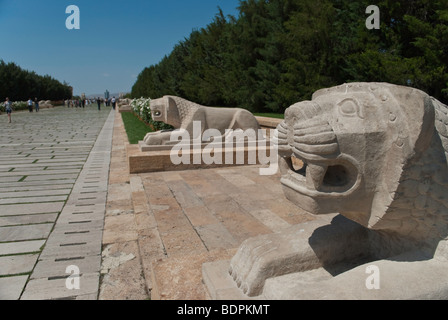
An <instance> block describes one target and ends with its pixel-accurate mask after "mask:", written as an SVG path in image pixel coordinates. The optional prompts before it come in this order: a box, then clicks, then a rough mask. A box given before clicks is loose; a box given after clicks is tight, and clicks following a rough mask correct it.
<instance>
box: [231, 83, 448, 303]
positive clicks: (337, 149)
mask: <svg viewBox="0 0 448 320" xmlns="http://www.w3.org/2000/svg"><path fill="white" fill-rule="evenodd" d="M276 138H277V140H278V142H277V145H278V152H279V155H280V170H281V184H282V186H283V190H284V193H285V195H286V197H287V198H288V199H289V200H290V201H291V202H293V203H294V204H296V205H297V206H299V207H301V208H303V209H304V210H306V211H308V212H310V213H312V214H314V215H316V217H315V220H313V221H310V222H307V223H304V224H299V225H296V226H293V227H290V228H289V229H286V230H284V231H283V232H280V233H276V234H270V235H262V236H258V237H255V238H251V239H248V240H246V241H245V242H244V243H243V244H242V245H241V246H240V248H239V249H238V251H237V253H236V255H235V256H234V257H233V259H232V260H231V261H230V269H229V270H230V271H229V272H230V276H231V277H232V278H233V279H234V281H235V282H236V285H237V286H238V287H239V288H240V290H242V292H243V293H244V294H245V295H246V296H249V297H257V296H261V297H264V298H266V299H420V298H430V299H434V298H435V299H447V298H448V260H447V259H448V246H447V235H448V167H447V157H448V107H447V106H446V105H444V104H443V103H441V102H440V101H438V100H436V99H435V98H433V97H431V96H429V95H428V94H426V93H424V92H422V91H420V90H417V89H414V88H410V87H404V86H397V85H392V84H388V83H350V84H344V85H341V86H337V87H333V88H328V89H323V90H319V91H317V92H316V93H315V94H314V95H313V98H312V100H311V101H305V102H300V103H297V104H295V105H293V106H291V107H290V108H288V109H287V110H286V112H285V120H284V121H283V122H282V123H281V124H280V125H279V126H278V128H277V132H276ZM295 158H297V159H299V160H301V161H302V162H303V166H302V167H296V166H294V165H293V163H294V161H293V160H294V159H295ZM374 271H376V272H377V276H378V277H377V278H375V279H374V280H376V281H377V283H376V284H375V286H373V282H372V283H370V282H369V281H373V280H372V279H373V278H369V277H370V276H372V277H373V272H374ZM370 273H371V274H370Z"/></svg>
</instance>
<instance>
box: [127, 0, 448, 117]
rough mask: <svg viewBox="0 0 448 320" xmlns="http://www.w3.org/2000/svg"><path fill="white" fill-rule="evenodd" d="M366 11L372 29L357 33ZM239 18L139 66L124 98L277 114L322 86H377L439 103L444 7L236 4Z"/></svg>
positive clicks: (447, 4)
mask: <svg viewBox="0 0 448 320" xmlns="http://www.w3.org/2000/svg"><path fill="white" fill-rule="evenodd" d="M369 5H376V6H378V8H379V9H380V21H381V24H380V29H372V30H369V29H368V28H367V27H366V19H367V18H368V17H369V16H370V14H368V13H366V8H367V7H368V6H369ZM238 10H239V14H238V17H234V16H228V17H225V16H224V15H223V12H222V11H221V10H219V12H218V13H217V15H216V16H215V17H214V19H213V20H212V22H211V23H210V24H209V25H207V27H205V28H203V29H200V30H193V32H191V34H190V35H189V37H188V38H185V39H184V40H183V41H180V42H179V43H178V44H177V45H176V46H175V47H174V49H173V50H172V52H171V53H170V54H169V55H166V56H165V57H164V58H163V59H162V60H161V61H160V62H159V63H158V64H156V65H151V66H149V67H147V68H145V69H144V70H143V71H142V72H141V73H140V75H139V76H138V78H137V81H136V82H135V84H134V86H133V88H132V92H131V96H132V97H134V98H138V97H151V98H153V99H154V98H158V97H161V96H163V95H177V96H181V97H184V98H186V99H189V100H192V101H195V102H197V103H200V104H204V105H209V106H231V107H243V108H246V109H248V110H251V111H252V112H283V111H284V110H285V108H287V107H289V106H290V105H291V104H293V103H296V102H298V101H302V100H309V99H310V98H311V95H312V93H313V92H315V91H316V90H318V89H321V88H325V87H331V86H334V85H339V84H343V83H345V82H354V81H368V82H370V81H379V82H390V83H394V84H399V85H406V86H412V87H415V88H419V89H421V90H424V91H425V92H427V93H428V94H430V95H432V96H434V97H436V98H438V99H440V100H441V101H443V102H445V103H446V102H447V101H448V40H447V39H448V0H434V1H428V0H398V1H397V0H380V1H378V0H377V1H375V0H361V1H356V2H353V1H349V0H241V1H240V5H239V7H238Z"/></svg>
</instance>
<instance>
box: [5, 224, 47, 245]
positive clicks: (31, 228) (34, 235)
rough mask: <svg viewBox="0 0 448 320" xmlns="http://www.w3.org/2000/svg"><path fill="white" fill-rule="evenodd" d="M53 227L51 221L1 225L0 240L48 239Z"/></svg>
mask: <svg viewBox="0 0 448 320" xmlns="http://www.w3.org/2000/svg"><path fill="white" fill-rule="evenodd" d="M52 228H53V224H51V223H44V224H35V225H22V226H12V227H0V242H10V241H23V240H37V239H46V238H47V237H48V235H49V234H50V232H51V229H52Z"/></svg>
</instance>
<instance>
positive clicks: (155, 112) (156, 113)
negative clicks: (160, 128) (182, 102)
mask: <svg viewBox="0 0 448 320" xmlns="http://www.w3.org/2000/svg"><path fill="white" fill-rule="evenodd" d="M154 115H155V116H156V117H160V116H161V115H162V112H160V111H154Z"/></svg>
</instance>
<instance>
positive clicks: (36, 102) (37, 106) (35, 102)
mask: <svg viewBox="0 0 448 320" xmlns="http://www.w3.org/2000/svg"><path fill="white" fill-rule="evenodd" d="M34 109H36V112H39V101H37V98H35V99H34Z"/></svg>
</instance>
